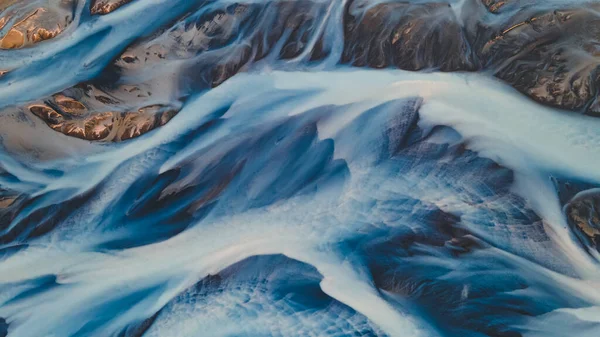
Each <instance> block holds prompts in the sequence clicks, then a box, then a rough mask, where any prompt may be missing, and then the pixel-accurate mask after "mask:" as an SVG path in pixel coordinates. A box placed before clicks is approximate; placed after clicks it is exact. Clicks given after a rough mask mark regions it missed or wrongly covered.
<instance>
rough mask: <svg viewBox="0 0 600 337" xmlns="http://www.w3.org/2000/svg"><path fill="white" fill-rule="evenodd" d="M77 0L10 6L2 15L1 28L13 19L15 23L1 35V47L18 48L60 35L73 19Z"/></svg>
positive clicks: (0, 18)
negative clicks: (44, 5) (30, 6)
mask: <svg viewBox="0 0 600 337" xmlns="http://www.w3.org/2000/svg"><path fill="white" fill-rule="evenodd" d="M74 5H75V0H63V1H60V2H58V3H50V4H48V6H46V7H38V8H34V9H30V10H27V8H23V9H21V8H13V7H10V8H9V9H7V10H6V11H4V12H3V13H2V14H1V15H2V17H0V29H1V28H2V27H4V26H6V25H7V24H8V23H9V21H11V19H14V24H13V25H12V27H10V28H9V29H6V27H4V29H5V30H7V31H6V33H5V34H4V35H3V36H0V49H18V48H23V47H27V46H30V45H33V44H35V43H38V42H41V41H45V40H49V39H52V38H54V37H56V36H57V35H59V34H60V33H61V32H62V31H63V30H64V29H65V28H66V27H67V26H68V25H69V24H70V23H71V21H72V18H73V8H74V7H73V6H74Z"/></svg>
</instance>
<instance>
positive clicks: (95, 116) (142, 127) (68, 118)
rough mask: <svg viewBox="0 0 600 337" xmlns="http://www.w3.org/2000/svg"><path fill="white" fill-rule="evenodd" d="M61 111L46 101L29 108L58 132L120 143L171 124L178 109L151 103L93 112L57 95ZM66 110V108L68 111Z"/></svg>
mask: <svg viewBox="0 0 600 337" xmlns="http://www.w3.org/2000/svg"><path fill="white" fill-rule="evenodd" d="M54 100H55V102H56V104H57V105H59V106H60V109H59V111H57V110H55V109H53V108H52V107H50V106H48V105H46V104H34V105H31V106H30V107H29V111H31V113H33V114H34V115H35V116H37V117H39V118H40V119H42V120H43V121H44V122H45V123H46V124H47V125H48V126H49V127H50V128H52V129H53V130H54V131H57V132H60V133H62V134H64V135H67V136H70V137H75V138H80V139H85V140H89V141H105V142H118V141H123V140H128V139H132V138H136V137H139V136H141V135H143V134H145V133H147V132H149V131H151V130H154V129H155V128H157V127H159V126H162V125H165V124H166V123H168V122H169V121H170V120H171V118H173V116H175V115H176V114H177V111H176V110H175V109H173V108H171V107H167V106H163V105H151V106H147V107H143V108H140V109H138V110H137V111H134V112H123V113H121V112H112V111H109V112H100V113H97V112H94V113H91V112H89V111H88V110H87V109H85V107H84V106H83V104H81V103H80V102H78V101H77V100H75V99H73V98H70V97H66V96H63V95H55V97H54ZM64 109H66V111H65V110H64Z"/></svg>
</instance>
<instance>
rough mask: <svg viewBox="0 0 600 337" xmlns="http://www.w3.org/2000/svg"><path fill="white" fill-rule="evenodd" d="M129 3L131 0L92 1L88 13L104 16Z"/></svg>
mask: <svg viewBox="0 0 600 337" xmlns="http://www.w3.org/2000/svg"><path fill="white" fill-rule="evenodd" d="M131 1H133V0H94V1H93V2H92V8H91V10H90V11H91V13H92V15H105V14H108V13H111V12H114V11H115V10H116V9H118V8H119V7H121V6H123V5H125V4H128V3H130V2H131Z"/></svg>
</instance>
